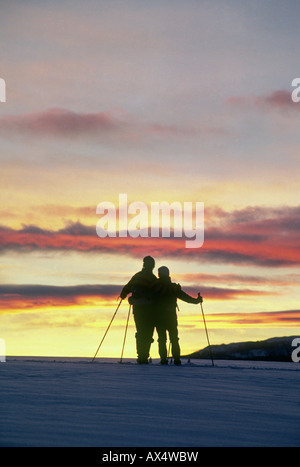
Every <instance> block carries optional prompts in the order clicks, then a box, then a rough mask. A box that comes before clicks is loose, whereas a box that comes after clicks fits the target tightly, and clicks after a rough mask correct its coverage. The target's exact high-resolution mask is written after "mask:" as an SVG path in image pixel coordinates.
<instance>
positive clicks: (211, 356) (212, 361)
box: [200, 302, 215, 366]
mask: <svg viewBox="0 0 300 467" xmlns="http://www.w3.org/2000/svg"><path fill="white" fill-rule="evenodd" d="M200 306H201V311H202V316H203V322H204V327H205V332H206V337H207V342H208V348H209V354H210V358H211V363H212V366H215V363H214V359H213V354H212V351H211V346H210V342H209V336H208V330H207V326H206V321H205V316H204V310H203V305H202V302H200Z"/></svg>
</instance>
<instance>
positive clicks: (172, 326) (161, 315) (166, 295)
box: [155, 266, 203, 365]
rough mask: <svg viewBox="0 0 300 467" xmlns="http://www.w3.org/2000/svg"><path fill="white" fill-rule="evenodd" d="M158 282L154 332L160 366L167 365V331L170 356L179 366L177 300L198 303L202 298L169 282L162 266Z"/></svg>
mask: <svg viewBox="0 0 300 467" xmlns="http://www.w3.org/2000/svg"><path fill="white" fill-rule="evenodd" d="M158 277H159V279H158V281H157V284H156V285H155V288H156V295H157V302H156V323H155V325H156V330H157V334H158V349H159V354H160V358H161V363H162V364H167V363H168V360H167V331H168V332H169V337H170V341H171V344H172V355H173V358H174V363H175V365H180V364H181V361H180V346H179V342H178V341H179V338H178V320H177V313H176V309H177V299H178V298H179V299H180V300H183V301H184V302H187V303H194V304H197V303H200V302H202V301H203V300H202V297H201V296H200V294H198V297H197V298H193V297H191V296H190V295H188V294H187V293H185V292H184V291H183V290H182V289H181V286H180V285H179V284H175V283H174V282H172V281H171V278H170V272H169V269H168V268H167V267H166V266H162V267H161V268H159V269H158Z"/></svg>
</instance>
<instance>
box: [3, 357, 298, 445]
mask: <svg viewBox="0 0 300 467" xmlns="http://www.w3.org/2000/svg"><path fill="white" fill-rule="evenodd" d="M299 370H300V366H299V364H296V363H275V362H272V363H269V362H268V363H266V362H232V361H231V362H228V361H217V362H216V367H215V368H212V367H211V366H210V363H209V362H208V361H205V362H204V361H201V362H199V361H198V362H195V363H192V364H190V365H183V366H182V367H175V366H167V367H166V366H160V365H159V364H158V363H157V362H154V363H153V364H152V365H148V366H139V365H136V364H130V363H127V364H126V363H124V364H123V365H120V364H118V363H113V361H110V360H105V359H103V360H97V361H95V363H94V364H91V363H89V362H88V361H86V360H84V359H55V360H54V359H50V358H48V359H47V358H40V359H37V358H36V359H34V358H32V359H30V358H28V359H25V358H23V359H21V358H16V359H14V358H13V357H11V358H8V361H7V363H1V364H0V380H1V383H0V412H1V418H0V446H99V447H137V446H141V447H202V446H298V447H299V446H300V429H299V426H300V425H299V420H300V417H299V415H300V404H299V386H300V372H299Z"/></svg>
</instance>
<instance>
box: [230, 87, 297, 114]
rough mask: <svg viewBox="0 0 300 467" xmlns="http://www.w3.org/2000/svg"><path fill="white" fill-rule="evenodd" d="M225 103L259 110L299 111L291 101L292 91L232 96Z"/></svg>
mask: <svg viewBox="0 0 300 467" xmlns="http://www.w3.org/2000/svg"><path fill="white" fill-rule="evenodd" d="M227 103H228V104H229V105H231V106H235V107H246V106H247V107H249V106H250V107H255V108H260V109H266V110H270V109H290V110H295V111H297V110H300V106H299V105H298V106H297V104H295V103H294V102H293V101H292V91H287V90H282V89H281V90H277V91H273V92H271V93H270V94H267V95H260V96H256V95H248V96H232V97H230V98H229V99H228V100H227Z"/></svg>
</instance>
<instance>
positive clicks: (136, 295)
mask: <svg viewBox="0 0 300 467" xmlns="http://www.w3.org/2000/svg"><path fill="white" fill-rule="evenodd" d="M154 267H155V261H154V259H153V258H152V257H151V256H146V257H145V258H144V259H143V269H142V270H141V271H140V272H138V273H137V274H135V275H134V276H133V277H132V278H131V279H130V281H129V282H128V284H126V285H125V287H123V290H122V292H121V294H120V297H121V298H122V299H125V298H126V297H127V295H128V294H129V293H131V294H132V295H131V297H130V298H129V303H130V304H131V305H133V316H134V321H135V325H136V335H135V337H136V349H137V356H138V359H137V361H138V363H140V364H147V363H148V358H149V352H150V347H151V344H152V342H153V339H152V337H153V332H154V325H155V322H154V305H155V291H154V290H155V285H156V283H157V281H158V279H157V277H156V276H155V275H154V274H153V269H154Z"/></svg>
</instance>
